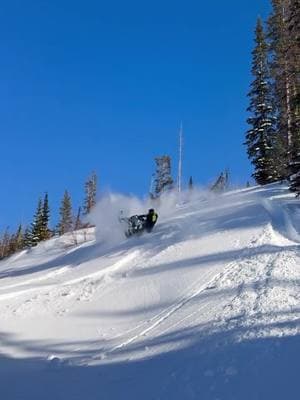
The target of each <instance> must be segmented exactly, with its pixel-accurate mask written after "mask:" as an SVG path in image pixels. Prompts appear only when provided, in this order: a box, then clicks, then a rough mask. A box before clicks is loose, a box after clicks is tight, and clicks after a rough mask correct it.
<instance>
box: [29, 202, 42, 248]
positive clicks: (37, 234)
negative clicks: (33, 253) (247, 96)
mask: <svg viewBox="0 0 300 400" xmlns="http://www.w3.org/2000/svg"><path fill="white" fill-rule="evenodd" d="M43 224H44V223H43V203H42V199H41V198H40V199H39V200H38V205H37V209H36V213H35V215H34V218H33V223H32V225H31V245H32V246H36V245H37V244H38V242H40V241H41V237H42V231H43Z"/></svg>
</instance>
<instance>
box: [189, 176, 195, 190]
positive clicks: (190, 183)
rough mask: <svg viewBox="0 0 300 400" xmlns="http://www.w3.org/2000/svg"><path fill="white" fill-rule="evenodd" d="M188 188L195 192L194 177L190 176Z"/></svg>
mask: <svg viewBox="0 0 300 400" xmlns="http://www.w3.org/2000/svg"><path fill="white" fill-rule="evenodd" d="M188 188H189V190H193V189H194V183H193V177H192V176H190V179H189V184H188Z"/></svg>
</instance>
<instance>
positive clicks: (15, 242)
mask: <svg viewBox="0 0 300 400" xmlns="http://www.w3.org/2000/svg"><path fill="white" fill-rule="evenodd" d="M23 248H24V235H23V229H22V225H21V224H20V225H19V227H18V229H17V232H16V233H15V234H14V235H12V236H11V238H10V253H11V254H13V253H15V252H16V251H19V250H22V249H23Z"/></svg>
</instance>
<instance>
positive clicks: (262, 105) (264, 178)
mask: <svg viewBox="0 0 300 400" xmlns="http://www.w3.org/2000/svg"><path fill="white" fill-rule="evenodd" d="M255 33H256V36H255V42H256V46H255V49H254V50H253V52H252V55H253V62H252V74H253V76H254V80H253V82H252V84H251V90H250V92H249V95H248V96H249V97H250V105H249V107H248V109H247V111H249V112H250V113H251V114H252V115H251V117H250V118H248V120H247V122H248V124H249V125H250V126H251V128H250V129H249V130H248V131H247V133H246V143H245V144H246V146H247V153H248V156H249V158H250V160H251V162H252V164H253V165H254V173H253V175H252V176H253V177H254V178H255V180H256V182H257V183H259V184H262V185H264V184H267V183H270V182H274V181H276V180H277V179H278V172H277V170H276V159H275V145H274V143H275V121H276V120H275V117H274V111H273V106H272V91H271V86H270V73H269V67H268V45H267V43H266V38H265V33H264V29H263V25H262V21H261V19H258V21H257V26H256V31H255Z"/></svg>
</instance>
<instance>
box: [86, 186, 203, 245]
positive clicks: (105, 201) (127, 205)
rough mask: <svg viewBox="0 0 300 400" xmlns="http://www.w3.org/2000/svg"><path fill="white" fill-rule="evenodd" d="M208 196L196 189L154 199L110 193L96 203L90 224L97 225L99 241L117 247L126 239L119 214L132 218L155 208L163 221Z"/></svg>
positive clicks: (171, 192)
mask: <svg viewBox="0 0 300 400" xmlns="http://www.w3.org/2000/svg"><path fill="white" fill-rule="evenodd" d="M207 197H208V194H207V192H205V191H203V190H200V189H196V188H195V189H194V190H193V191H192V192H188V191H185V192H182V193H181V194H179V193H178V192H177V191H170V192H167V193H164V194H163V195H162V196H160V198H158V199H155V200H151V199H149V198H148V197H147V198H145V199H140V198H138V197H135V196H127V195H124V194H119V193H107V194H106V195H104V196H102V197H101V199H100V200H99V201H98V202H97V204H96V206H95V207H94V209H93V211H92V212H91V214H90V215H89V222H91V223H92V224H94V225H96V239H97V241H98V242H102V243H109V244H116V243H119V242H121V241H122V240H124V229H123V227H122V225H121V224H120V222H119V217H120V215H122V216H124V217H129V216H131V215H136V214H147V212H148V209H149V208H154V209H155V210H156V211H157V212H158V215H159V221H163V220H164V219H166V218H168V217H169V216H171V215H172V214H173V213H174V212H176V210H177V209H178V208H179V207H181V206H183V205H184V204H187V203H189V202H190V201H197V200H203V199H207Z"/></svg>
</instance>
